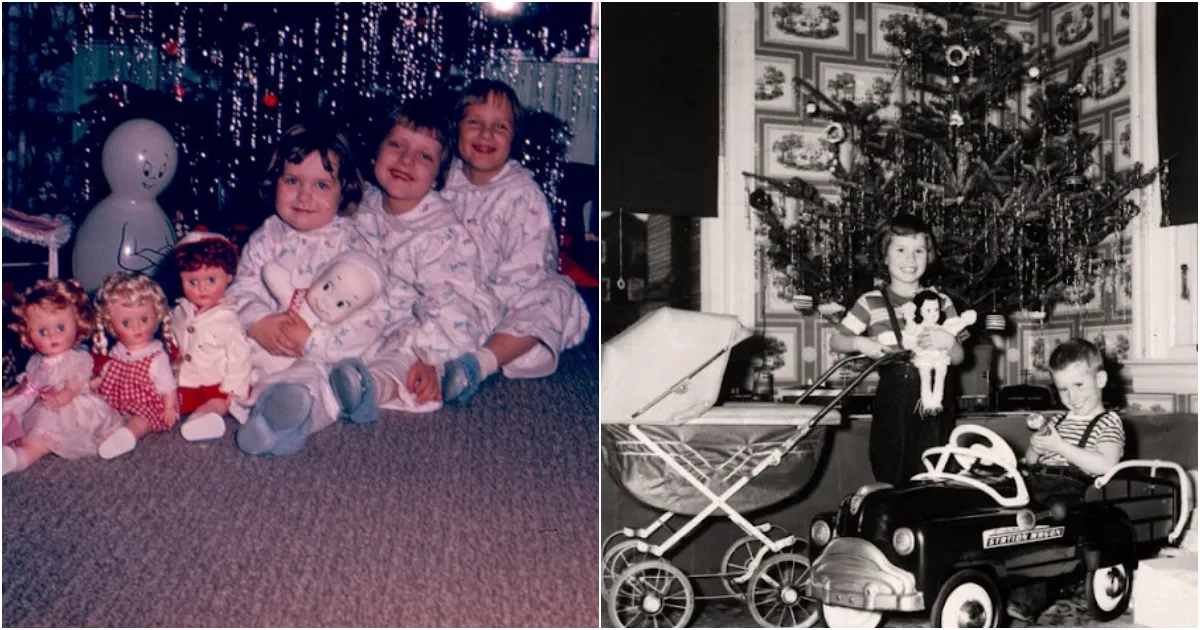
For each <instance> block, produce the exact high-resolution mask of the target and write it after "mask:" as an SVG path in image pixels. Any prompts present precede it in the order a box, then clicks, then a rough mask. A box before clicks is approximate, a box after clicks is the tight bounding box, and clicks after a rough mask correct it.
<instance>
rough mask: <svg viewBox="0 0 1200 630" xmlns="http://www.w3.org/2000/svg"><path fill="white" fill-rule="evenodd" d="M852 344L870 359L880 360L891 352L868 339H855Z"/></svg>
mask: <svg viewBox="0 0 1200 630" xmlns="http://www.w3.org/2000/svg"><path fill="white" fill-rule="evenodd" d="M854 343H855V345H856V346H857V347H858V351H859V352H861V353H862V354H864V355H865V356H868V357H870V358H872V359H878V358H881V357H883V356H885V355H886V354H888V353H889V352H891V350H889V349H888V347H887V346H885V345H883V344H881V343H879V342H878V341H875V340H874V339H871V338H869V337H856V338H855V341H854Z"/></svg>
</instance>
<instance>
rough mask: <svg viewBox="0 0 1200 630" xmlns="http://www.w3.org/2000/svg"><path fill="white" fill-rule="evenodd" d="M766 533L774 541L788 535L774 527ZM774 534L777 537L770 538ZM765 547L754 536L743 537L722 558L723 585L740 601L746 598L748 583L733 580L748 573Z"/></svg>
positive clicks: (781, 529) (779, 528)
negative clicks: (747, 570) (755, 557)
mask: <svg viewBox="0 0 1200 630" xmlns="http://www.w3.org/2000/svg"><path fill="white" fill-rule="evenodd" d="M764 533H765V534H767V536H768V537H769V538H772V539H778V538H784V537H787V535H788V533H787V532H786V531H784V530H783V528H781V527H772V528H771V529H769V530H767V531H766V532H764ZM772 533H774V534H775V536H770V534H772ZM763 546H764V545H763V543H762V541H761V540H759V539H757V538H755V537H754V536H743V537H741V538H739V539H737V541H735V542H734V543H733V544H732V545H730V546H729V549H727V550H726V551H725V557H724V558H721V584H722V585H723V586H724V587H725V591H726V592H728V593H729V594H730V595H732V596H734V597H736V598H738V599H745V598H746V581H742V582H740V583H739V582H734V581H733V580H734V578H737V577H739V576H741V575H744V574H745V573H746V569H748V568H750V563H751V562H753V561H754V556H756V555H758V550H759V549H762V548H763Z"/></svg>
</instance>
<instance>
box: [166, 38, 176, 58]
mask: <svg viewBox="0 0 1200 630" xmlns="http://www.w3.org/2000/svg"><path fill="white" fill-rule="evenodd" d="M163 52H164V53H166V54H167V56H168V57H176V56H178V55H179V42H177V41H175V40H173V39H168V40H167V41H165V42H163Z"/></svg>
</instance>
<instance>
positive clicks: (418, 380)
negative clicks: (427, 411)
mask: <svg viewBox="0 0 1200 630" xmlns="http://www.w3.org/2000/svg"><path fill="white" fill-rule="evenodd" d="M405 384H406V385H407V386H408V391H410V392H412V393H413V394H416V396H417V404H425V403H427V402H429V401H431V400H441V399H442V388H441V384H440V383H439V382H438V377H437V368H435V367H433V366H432V365H429V364H428V363H426V362H424V361H417V362H416V364H415V365H413V366H412V367H411V368H409V369H408V378H407V379H406V381H405Z"/></svg>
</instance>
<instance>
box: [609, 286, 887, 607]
mask: <svg viewBox="0 0 1200 630" xmlns="http://www.w3.org/2000/svg"><path fill="white" fill-rule="evenodd" d="M749 335H750V333H749V331H747V330H746V329H745V328H743V327H742V326H741V324H740V323H739V322H738V320H737V318H735V317H733V316H728V315H713V314H708V313H698V312H692V311H682V310H676V309H671V308H663V309H659V310H657V311H655V312H653V313H650V314H648V315H646V316H645V317H643V318H642V319H641V320H639V321H638V322H637V323H636V324H634V325H633V326H632V327H630V328H629V329H627V330H626V331H624V332H622V333H621V334H620V335H618V336H617V337H614V338H613V339H612V340H610V341H609V342H607V343H605V344H604V346H603V347H602V348H601V370H602V374H603V377H602V379H601V381H602V386H601V393H600V397H601V401H602V402H601V407H600V408H601V418H600V422H601V429H602V431H601V444H602V445H603V451H602V457H603V461H604V463H605V466H606V467H607V468H608V470H609V471H610V473H611V474H612V476H613V478H614V479H615V480H616V481H617V482H618V483H620V484H621V485H622V486H623V487H624V488H625V489H626V490H627V491H628V492H629V493H630V494H632V495H633V496H634V497H635V498H637V499H638V500H639V501H641V502H643V503H645V504H647V505H649V506H651V507H654V508H656V509H659V510H663V514H662V516H660V517H659V518H658V519H657V520H655V521H654V522H653V523H651V524H649V525H648V526H646V527H643V528H641V529H633V528H628V527H627V528H624V529H622V530H621V531H618V532H615V533H613V534H612V535H610V536H609V537H608V538H607V539H606V540H605V541H604V545H603V550H602V552H603V553H602V559H601V562H602V587H603V588H604V593H603V595H604V599H605V602H606V604H607V611H608V615H609V618H610V619H611V621H612V622H613V623H614V624H615V625H617V626H619V627H664V628H670V627H676V628H678V627H683V626H685V625H686V624H687V623H688V621H689V620H690V618H691V616H692V613H693V612H694V610H695V602H696V599H697V597H696V595H695V591H694V589H693V588H692V584H691V581H690V579H691V578H718V579H720V580H721V582H722V584H723V585H724V587H725V589H726V591H727V592H728V595H723V596H720V597H736V598H739V599H743V600H745V601H746V602H747V604H748V606H749V607H750V612H751V614H752V615H753V616H754V618H755V620H756V621H757V622H758V623H759V624H760V625H762V626H764V627H797V626H811V625H812V624H813V623H815V622H816V620H817V618H818V605H817V604H816V603H815V602H813V601H811V600H809V599H808V598H807V596H806V595H805V591H806V586H807V580H808V568H809V561H808V559H807V557H806V556H805V553H804V549H803V547H804V541H802V540H799V539H797V538H796V537H795V536H792V535H791V534H789V533H788V532H787V531H785V530H783V529H782V528H780V527H777V526H774V525H771V524H769V523H763V524H759V525H755V524H753V523H751V522H750V521H749V520H747V519H746V518H745V517H744V516H743V515H742V512H749V511H753V510H758V509H762V508H765V507H769V506H771V505H774V504H776V503H778V502H780V501H782V500H784V499H786V498H788V497H791V496H793V495H795V494H796V493H797V492H799V491H800V490H801V489H802V488H803V487H804V486H805V485H806V484H807V482H808V480H809V478H810V477H811V476H812V474H813V472H814V471H815V468H816V466H817V461H818V458H819V455H820V452H821V449H822V447H823V445H824V440H825V433H826V432H825V431H824V430H814V428H816V427H817V425H819V424H838V423H839V422H840V416H839V414H838V412H837V411H835V410H834V407H835V406H837V404H838V403H839V402H840V401H841V398H842V397H843V396H844V395H845V394H846V392H849V391H850V390H852V389H853V388H854V387H855V386H856V385H858V383H859V382H861V381H862V379H863V378H865V377H866V376H867V374H869V373H870V372H872V371H873V370H874V369H875V368H877V367H878V366H880V365H882V364H883V363H886V362H890V361H895V360H898V359H899V358H902V357H903V354H896V355H890V356H887V357H884V358H882V359H879V360H876V361H875V362H873V363H872V364H871V365H870V366H869V367H868V368H867V369H865V370H863V371H862V372H860V373H859V374H858V375H857V377H856V378H855V379H854V380H853V381H852V382H851V383H850V384H849V385H848V386H846V387H845V388H844V389H843V390H842V392H841V393H840V394H838V395H837V396H836V397H834V398H833V399H832V400H829V401H828V402H827V403H826V404H824V405H806V404H801V403H803V402H804V400H805V399H806V398H808V397H809V395H810V394H811V393H812V392H813V391H814V390H816V389H817V388H818V387H821V386H822V385H823V384H824V383H826V382H827V381H828V380H829V379H830V378H831V377H832V376H833V375H834V374H836V373H838V371H839V370H841V368H842V367H844V366H845V365H846V364H848V363H849V362H851V361H855V360H859V359H864V357H862V356H861V355H858V356H851V357H847V358H846V359H843V360H841V361H839V362H838V363H836V364H835V365H834V366H833V367H831V368H830V369H829V370H827V371H826V372H825V373H824V374H822V375H821V377H820V378H819V379H818V380H817V381H816V382H815V383H813V384H812V386H811V387H809V388H808V391H807V392H805V393H804V394H803V395H802V396H801V397H800V398H799V399H798V400H797V401H796V403H795V404H791V403H789V404H764V403H741V404H725V405H721V406H714V403H715V402H716V399H717V396H718V394H719V393H720V387H721V382H722V380H723V377H724V373H725V366H726V363H727V361H728V359H729V351H730V349H731V348H732V347H733V346H734V345H736V344H737V343H738V342H740V341H742V340H744V339H746V338H747V337H748V336H749ZM718 510H720V511H721V512H723V513H724V515H726V516H728V517H729V519H730V520H731V521H733V522H734V523H735V524H737V525H738V527H739V528H741V529H742V530H743V531H744V532H745V533H746V536H745V537H744V538H741V539H739V540H737V541H736V542H734V544H733V545H732V546H730V548H729V549H728V551H727V552H726V553H725V556H724V558H723V559H722V561H721V571H720V573H717V574H705V575H692V576H688V575H685V574H684V573H683V572H682V571H681V570H680V569H679V568H678V567H676V566H674V565H673V564H671V563H670V562H668V561H667V560H666V559H665V557H666V555H667V554H668V552H669V551H670V550H671V549H672V548H674V547H675V546H676V545H677V544H679V542H680V541H681V540H682V539H683V538H684V537H686V536H687V535H688V534H689V533H690V532H692V531H693V530H694V529H695V528H696V527H697V526H698V525H699V524H700V523H702V522H703V521H704V520H705V519H706V518H708V517H709V516H710V515H712V514H713V513H714V512H717V511H718ZM676 515H684V516H691V519H689V520H688V521H687V522H686V523H685V524H684V525H682V526H681V527H680V528H679V529H678V530H677V531H674V532H673V533H670V535H669V536H668V537H667V538H666V540H664V541H662V542H660V543H658V544H652V543H651V542H650V537H651V536H652V535H653V534H655V532H657V531H659V530H660V529H661V528H664V526H666V525H667V523H668V521H669V520H670V519H671V518H672V517H674V516H676ZM659 538H661V536H659Z"/></svg>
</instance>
